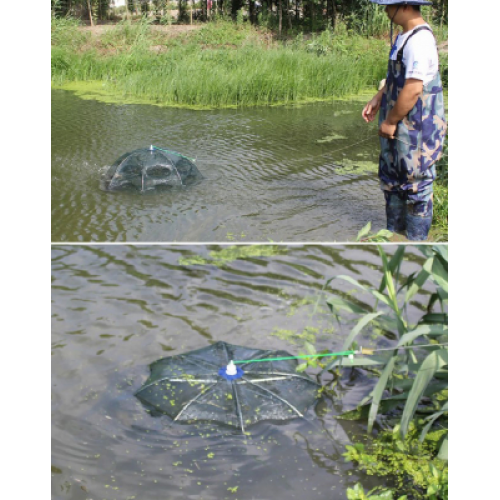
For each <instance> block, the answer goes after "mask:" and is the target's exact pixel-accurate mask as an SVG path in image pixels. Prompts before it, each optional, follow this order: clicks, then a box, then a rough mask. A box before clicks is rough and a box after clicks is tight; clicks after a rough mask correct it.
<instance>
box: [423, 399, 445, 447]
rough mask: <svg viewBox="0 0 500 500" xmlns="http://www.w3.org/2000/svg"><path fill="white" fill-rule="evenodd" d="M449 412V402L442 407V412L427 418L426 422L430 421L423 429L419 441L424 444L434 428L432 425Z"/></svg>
mask: <svg viewBox="0 0 500 500" xmlns="http://www.w3.org/2000/svg"><path fill="white" fill-rule="evenodd" d="M447 411H448V401H446V403H445V404H444V405H443V406H442V407H441V410H439V411H437V412H435V413H433V414H432V415H431V416H429V417H427V418H426V420H428V422H427V424H426V425H425V426H424V427H423V428H422V432H421V433H420V437H419V441H420V442H421V443H422V442H423V440H424V439H425V436H426V435H427V433H428V432H429V430H430V428H431V427H432V424H433V423H434V422H435V421H436V420H437V419H438V418H439V417H441V416H442V415H443V414H444V413H446V412H447Z"/></svg>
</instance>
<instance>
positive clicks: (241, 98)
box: [52, 20, 386, 108]
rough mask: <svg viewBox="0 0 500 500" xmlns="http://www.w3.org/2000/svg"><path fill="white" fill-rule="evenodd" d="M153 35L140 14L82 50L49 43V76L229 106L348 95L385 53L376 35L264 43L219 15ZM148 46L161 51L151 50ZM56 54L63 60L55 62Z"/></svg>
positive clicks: (374, 71)
mask: <svg viewBox="0 0 500 500" xmlns="http://www.w3.org/2000/svg"><path fill="white" fill-rule="evenodd" d="M55 22H56V23H57V22H58V21H57V20H55ZM157 36H158V35H157V34H156V35H155V34H153V33H152V32H151V30H150V29H149V25H148V22H147V21H143V22H142V23H140V24H139V25H130V24H127V23H125V22H124V23H122V24H120V25H119V26H117V27H116V28H115V29H114V30H110V32H108V33H107V34H106V35H105V36H104V37H103V38H102V39H101V40H100V41H98V42H96V41H95V40H94V39H93V38H92V39H91V40H90V41H91V42H92V43H90V44H89V47H88V48H86V50H75V49H74V47H73V46H72V43H69V41H68V40H65V42H64V43H56V44H54V49H55V52H54V54H56V56H55V57H56V58H57V59H58V61H56V62H55V63H54V64H53V65H52V81H53V82H54V83H55V84H57V85H62V84H64V83H70V82H75V81H100V82H106V90H107V92H108V93H110V95H117V96H121V97H122V98H136V99H137V100H140V101H141V102H143V101H145V100H147V101H148V102H151V103H157V104H163V105H173V106H176V105H182V106H190V107H198V108H201V107H205V108H216V107H236V106H252V105H274V104H286V103H298V102H307V101H310V100H331V99H334V98H337V97H341V96H345V95H348V94H354V93H357V92H359V91H360V90H361V89H363V88H365V87H367V86H372V85H373V84H374V82H376V81H378V80H379V79H380V78H381V77H382V76H383V74H384V71H385V69H384V68H385V64H386V61H385V59H386V54H384V53H382V52H381V51H380V50H379V49H378V47H379V45H380V43H379V41H376V40H375V41H374V40H372V41H368V40H361V39H359V40H358V41H351V42H349V44H347V45H341V44H335V43H333V41H332V43H331V44H330V45H329V43H330V42H328V36H329V35H325V38H324V39H320V42H321V44H322V46H324V47H326V49H325V51H324V52H325V53H324V54H323V55H321V56H318V54H317V50H314V51H311V50H310V47H309V45H308V44H309V43H310V42H309V41H303V42H302V43H301V44H298V43H294V44H293V45H290V46H287V45H282V44H276V45H272V46H270V47H269V48H266V46H264V45H263V44H264V41H263V40H262V38H259V34H258V32H257V31H256V29H255V28H253V27H251V26H249V24H248V23H244V24H243V26H237V25H236V24H234V23H228V22H222V21H220V22H218V23H214V24H213V25H212V24H210V25H208V26H207V27H205V28H203V29H202V30H200V31H198V32H195V33H192V34H189V35H186V36H185V37H184V38H179V39H174V40H172V39H168V38H167V39H164V40H162V41H159V40H158V39H157V38H155V37H157ZM321 40H322V41H321ZM152 46H154V47H160V49H161V50H159V51H158V50H155V51H152V50H150V47H152ZM236 47H237V48H239V49H240V50H235V48H236ZM346 47H347V49H346ZM363 47H364V48H363ZM103 49H104V50H105V52H104V53H102V52H103ZM344 50H346V52H344ZM350 50H353V51H355V53H351V52H350ZM64 53H65V54H64ZM63 55H64V57H62V56H63ZM353 57H354V59H355V60H356V63H355V64H354V63H353ZM61 59H65V60H67V61H68V60H71V64H70V65H69V66H67V67H64V68H62V67H61V64H60V60H61Z"/></svg>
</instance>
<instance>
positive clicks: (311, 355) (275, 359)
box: [233, 351, 359, 365]
mask: <svg viewBox="0 0 500 500" xmlns="http://www.w3.org/2000/svg"><path fill="white" fill-rule="evenodd" d="M358 353H359V352H357V351H340V352H329V353H326V354H303V355H301V356H285V357H281V358H264V359H240V360H237V361H234V360H233V363H234V364H235V365H237V364H240V365H241V364H246V363H262V362H264V361H284V360H286V359H305V358H321V357H323V356H349V355H350V354H358Z"/></svg>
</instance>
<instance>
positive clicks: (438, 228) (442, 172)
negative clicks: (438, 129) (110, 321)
mask: <svg viewBox="0 0 500 500" xmlns="http://www.w3.org/2000/svg"><path fill="white" fill-rule="evenodd" d="M436 171H437V178H436V180H435V181H434V213H433V217H432V237H433V239H434V240H435V241H437V240H444V241H447V240H448V142H445V145H444V149H443V156H442V157H441V159H440V160H439V162H438V164H437V168H436Z"/></svg>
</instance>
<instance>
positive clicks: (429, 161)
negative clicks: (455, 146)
mask: <svg viewBox="0 0 500 500" xmlns="http://www.w3.org/2000/svg"><path fill="white" fill-rule="evenodd" d="M420 30H429V31H430V29H429V28H428V27H427V26H422V27H420V28H416V29H415V30H414V31H413V32H412V33H411V34H410V35H409V37H408V38H407V39H406V41H405V43H404V44H403V46H402V47H401V48H400V49H399V51H398V53H397V58H396V60H389V68H388V72H387V81H386V89H385V93H384V95H383V97H382V102H381V106H380V113H379V125H380V124H381V123H382V122H383V121H384V120H385V119H386V117H387V114H388V113H389V111H390V110H391V109H392V108H393V107H394V105H395V103H396V100H397V98H398V95H399V93H400V92H401V90H402V89H403V86H404V84H405V73H406V68H405V65H404V64H403V50H404V48H405V46H406V44H407V43H408V40H409V39H410V38H411V37H412V36H413V35H415V34H416V33H418V31H420ZM445 133H446V121H445V114H444V99H443V88H442V84H441V77H440V75H439V71H438V72H437V73H436V75H435V77H434V78H433V80H432V81H430V82H429V83H426V84H425V85H424V87H423V91H422V94H421V95H420V96H419V98H418V101H417V103H416V104H415V106H414V107H413V109H412V110H411V111H410V112H409V113H408V115H407V116H405V117H404V118H403V120H401V121H400V122H399V123H398V125H397V130H396V133H395V137H396V139H385V138H382V137H381V138H380V146H381V153H380V160H379V178H380V183H381V188H382V190H383V191H384V196H385V200H386V212H387V229H389V230H391V231H395V232H404V231H406V232H407V236H408V239H410V240H425V239H427V234H428V232H429V229H430V226H431V222H432V183H433V181H434V179H435V178H436V162H437V160H439V158H440V157H441V153H442V149H443V143H444V137H445Z"/></svg>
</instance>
